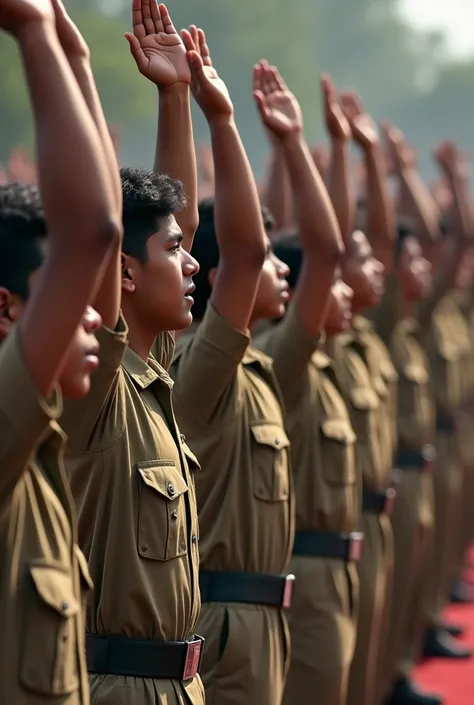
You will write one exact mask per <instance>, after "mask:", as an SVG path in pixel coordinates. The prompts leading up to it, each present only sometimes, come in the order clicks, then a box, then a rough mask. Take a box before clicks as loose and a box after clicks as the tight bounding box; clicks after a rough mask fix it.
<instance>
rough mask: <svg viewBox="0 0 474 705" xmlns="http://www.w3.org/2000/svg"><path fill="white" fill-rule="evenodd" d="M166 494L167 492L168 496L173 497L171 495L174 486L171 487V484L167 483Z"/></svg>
mask: <svg viewBox="0 0 474 705" xmlns="http://www.w3.org/2000/svg"><path fill="white" fill-rule="evenodd" d="M168 494H169V496H170V497H173V496H174V487H173V485H171V484H170V485H168Z"/></svg>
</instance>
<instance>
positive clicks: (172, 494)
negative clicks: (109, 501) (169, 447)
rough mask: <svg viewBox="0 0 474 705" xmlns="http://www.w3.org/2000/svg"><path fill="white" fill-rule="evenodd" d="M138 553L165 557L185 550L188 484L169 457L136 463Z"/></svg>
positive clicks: (170, 556) (182, 554)
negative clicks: (137, 480)
mask: <svg viewBox="0 0 474 705" xmlns="http://www.w3.org/2000/svg"><path fill="white" fill-rule="evenodd" d="M137 469H138V478H139V498H138V553H139V554H140V556H142V557H143V558H150V559H153V560H156V561H169V560H172V559H173V558H177V557H178V556H184V555H186V553H187V551H188V540H187V531H186V527H187V520H186V503H185V494H186V492H188V491H189V488H188V486H187V484H186V482H185V481H184V478H183V476H182V475H181V472H180V470H178V468H177V467H176V465H175V464H174V461H173V460H148V461H146V462H142V463H137Z"/></svg>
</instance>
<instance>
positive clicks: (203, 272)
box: [191, 198, 274, 320]
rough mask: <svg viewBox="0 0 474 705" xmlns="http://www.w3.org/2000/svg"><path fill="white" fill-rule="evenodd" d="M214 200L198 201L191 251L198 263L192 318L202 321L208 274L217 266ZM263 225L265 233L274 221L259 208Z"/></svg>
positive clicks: (265, 211)
mask: <svg viewBox="0 0 474 705" xmlns="http://www.w3.org/2000/svg"><path fill="white" fill-rule="evenodd" d="M214 208H215V201H214V198H203V199H202V200H201V201H199V226H198V229H197V231H196V235H195V237H194V244H193V248H192V250H191V254H192V255H193V257H195V258H196V259H197V261H198V262H199V267H200V269H199V272H198V273H197V274H195V275H194V277H193V281H194V283H195V285H196V290H195V292H194V294H193V298H194V305H193V317H194V318H195V320H202V318H203V316H204V314H205V312H206V307H207V302H208V301H209V298H210V296H211V285H210V284H209V272H210V271H211V270H212V269H215V268H216V267H217V266H218V264H219V246H218V244H217V237H216V228H215V224H214ZM261 212H262V220H263V225H264V227H265V230H266V232H267V233H270V232H271V231H272V229H273V226H274V220H273V218H272V215H271V213H270V211H269V210H268V208H266V207H265V206H261Z"/></svg>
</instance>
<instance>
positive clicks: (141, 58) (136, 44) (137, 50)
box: [125, 32, 148, 72]
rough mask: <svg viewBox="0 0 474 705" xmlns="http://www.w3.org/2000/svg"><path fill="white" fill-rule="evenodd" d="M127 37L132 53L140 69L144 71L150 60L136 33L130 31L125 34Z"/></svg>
mask: <svg viewBox="0 0 474 705" xmlns="http://www.w3.org/2000/svg"><path fill="white" fill-rule="evenodd" d="M125 39H126V40H127V42H128V45H129V47H130V53H131V55H132V56H133V58H134V59H135V61H136V63H137V66H138V70H139V71H141V72H143V71H144V70H145V69H146V67H147V65H148V61H147V58H146V56H145V54H144V53H143V49H142V47H141V44H140V40H139V39H138V38H137V37H136V36H135V35H134V34H130V33H129V32H127V33H126V34H125Z"/></svg>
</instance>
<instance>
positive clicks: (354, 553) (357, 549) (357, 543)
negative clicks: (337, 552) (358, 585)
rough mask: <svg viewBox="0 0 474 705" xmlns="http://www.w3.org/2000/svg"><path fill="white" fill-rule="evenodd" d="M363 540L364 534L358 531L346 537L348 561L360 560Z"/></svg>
mask: <svg viewBox="0 0 474 705" xmlns="http://www.w3.org/2000/svg"><path fill="white" fill-rule="evenodd" d="M363 540H364V534H363V533H362V532H360V531H354V532H353V533H352V534H349V537H348V541H349V546H348V550H347V560H348V561H349V562H351V561H354V562H357V561H360V557H361V555H362V543H363Z"/></svg>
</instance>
